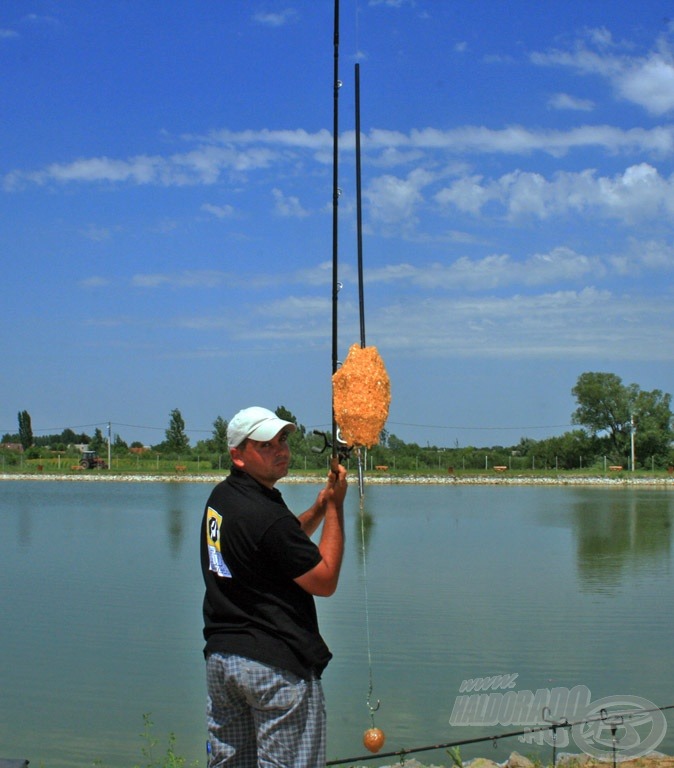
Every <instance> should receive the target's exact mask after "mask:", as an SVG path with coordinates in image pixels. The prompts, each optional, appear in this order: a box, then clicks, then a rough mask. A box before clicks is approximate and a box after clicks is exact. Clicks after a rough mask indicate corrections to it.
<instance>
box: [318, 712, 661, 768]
mask: <svg viewBox="0 0 674 768" xmlns="http://www.w3.org/2000/svg"><path fill="white" fill-rule="evenodd" d="M546 709H547V707H546V708H544V710H543V715H544V716H545V714H546V713H545V710H546ZM669 709H674V704H668V705H667V706H665V707H653V708H651V709H635V710H628V711H625V712H613V713H609V712H607V711H606V710H604V709H602V710H601V711H600V712H599V714H598V715H596V716H593V717H586V718H582V719H580V720H575V721H569V720H562V721H560V722H551V723H550V724H549V725H541V726H533V727H529V728H524V729H522V730H519V731H508V732H507V733H495V734H493V735H491V736H477V737H475V738H472V739H462V740H461V741H448V742H444V743H438V744H427V745H426V746H423V747H413V748H411V749H399V750H396V751H391V752H380V753H379V754H377V755H358V756H357V757H348V758H340V759H339V760H329V761H327V762H326V763H325V764H326V766H331V765H344V764H353V763H355V762H361V761H365V760H375V759H379V758H382V757H399V758H401V762H402V761H404V760H405V757H406V756H407V755H412V754H417V753H419V752H431V751H433V750H437V749H446V750H448V751H449V750H453V749H456V748H457V747H463V746H469V745H472V744H482V743H491V744H493V746H494V747H496V743H497V742H498V741H500V740H501V739H511V738H513V737H515V736H531V734H536V733H543V732H545V731H552V732H553V734H554V733H555V732H556V731H557V730H558V729H560V728H562V729H563V728H569V729H572V728H577V727H578V726H579V725H586V724H590V723H598V722H602V723H606V724H608V725H609V726H612V725H613V723H615V722H616V718H618V719H620V718H622V719H624V718H628V719H629V718H632V717H642V716H643V715H644V714H649V713H653V712H665V711H666V710H669ZM450 754H451V752H450ZM556 758H557V750H556V746H555V745H553V761H552V765H553V768H555V766H556V764H557V760H556ZM613 759H614V762H613V766H614V768H615V746H614V758H613Z"/></svg>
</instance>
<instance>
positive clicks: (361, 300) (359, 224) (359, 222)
mask: <svg viewBox="0 0 674 768" xmlns="http://www.w3.org/2000/svg"><path fill="white" fill-rule="evenodd" d="M356 15H357V14H356ZM354 81H355V115H356V125H355V133H356V233H357V243H358V308H359V315H360V346H361V348H362V349H364V348H365V290H364V282H365V281H364V279H363V213H362V211H363V206H362V199H363V196H362V193H361V163H360V65H359V64H356V65H355V67H354ZM356 457H357V459H358V489H359V491H360V543H361V553H362V562H363V592H364V600H365V633H366V639H367V669H368V692H367V708H368V709H369V711H370V720H371V721H372V727H373V728H374V713H375V712H376V711H377V710H378V709H379V706H380V704H381V702H380V701H379V699H377V703H376V704H375V705H373V704H372V691H373V685H374V683H373V674H372V639H371V635H370V600H369V593H368V587H367V551H366V550H367V546H366V541H365V483H364V473H363V456H362V453H361V448H360V446H359V447H358V448H357V449H356Z"/></svg>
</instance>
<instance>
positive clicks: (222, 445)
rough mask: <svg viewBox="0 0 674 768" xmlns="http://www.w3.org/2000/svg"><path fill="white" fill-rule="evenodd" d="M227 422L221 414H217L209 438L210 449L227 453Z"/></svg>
mask: <svg viewBox="0 0 674 768" xmlns="http://www.w3.org/2000/svg"><path fill="white" fill-rule="evenodd" d="M227 426H228V425H227V422H226V421H225V419H223V418H222V416H218V417H217V418H216V419H215V421H214V422H213V437H212V438H211V443H212V450H213V451H215V453H218V454H223V453H225V454H226V453H227Z"/></svg>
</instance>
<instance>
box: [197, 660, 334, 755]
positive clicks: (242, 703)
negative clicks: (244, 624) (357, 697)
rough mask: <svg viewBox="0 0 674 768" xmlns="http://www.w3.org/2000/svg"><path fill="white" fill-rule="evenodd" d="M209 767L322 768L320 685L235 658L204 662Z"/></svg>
mask: <svg viewBox="0 0 674 768" xmlns="http://www.w3.org/2000/svg"><path fill="white" fill-rule="evenodd" d="M206 679H207V684H208V733H209V751H210V755H209V762H208V766H209V768H220V766H227V767H228V768H323V766H325V731H326V715H325V698H324V696H323V688H322V685H321V681H320V680H318V679H317V678H315V677H312V678H311V679H309V680H303V679H302V678H301V677H298V676H297V675H294V674H293V673H292V672H286V671H285V670H282V669H277V668H276V667H270V666H267V665H266V664H261V663H259V662H257V661H252V660H251V659H246V658H244V657H242V656H237V655H235V654H220V653H214V654H211V655H210V656H209V657H208V660H207V662H206Z"/></svg>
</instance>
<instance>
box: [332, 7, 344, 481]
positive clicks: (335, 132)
mask: <svg viewBox="0 0 674 768" xmlns="http://www.w3.org/2000/svg"><path fill="white" fill-rule="evenodd" d="M333 60H334V72H333V110H332V113H333V116H332V374H333V376H334V374H335V373H336V372H337V367H338V365H339V351H338V343H337V341H338V339H337V335H338V334H337V325H338V308H337V300H338V294H339V289H340V288H341V284H340V282H339V248H338V222H339V217H338V211H339V195H340V190H339V170H338V164H339V89H340V88H341V87H342V83H341V81H340V79H339V0H335V19H334V34H333ZM338 460H339V449H338V446H337V419H336V418H335V408H334V403H333V404H332V462H331V463H332V466H333V469H334V468H336V466H335V465H336V464H337V462H338Z"/></svg>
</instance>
